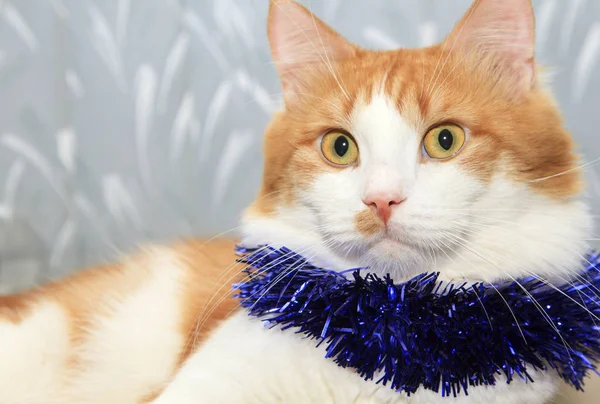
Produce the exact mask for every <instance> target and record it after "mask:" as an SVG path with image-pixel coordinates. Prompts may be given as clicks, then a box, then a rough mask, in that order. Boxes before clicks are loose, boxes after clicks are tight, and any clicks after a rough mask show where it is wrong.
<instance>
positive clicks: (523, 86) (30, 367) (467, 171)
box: [0, 0, 592, 404]
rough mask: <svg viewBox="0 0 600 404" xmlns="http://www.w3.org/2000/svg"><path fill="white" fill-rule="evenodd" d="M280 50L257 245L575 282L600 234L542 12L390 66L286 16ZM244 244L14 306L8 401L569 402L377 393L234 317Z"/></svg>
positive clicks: (0, 339) (488, 12)
mask: <svg viewBox="0 0 600 404" xmlns="http://www.w3.org/2000/svg"><path fill="white" fill-rule="evenodd" d="M268 38H269V42H270V45H271V50H272V56H273V59H274V61H275V65H276V68H277V71H278V74H279V76H280V79H281V84H282V88H283V97H284V103H285V107H284V108H283V109H282V110H281V111H280V112H278V113H277V114H276V115H275V116H274V118H273V120H272V122H271V123H270V125H269V126H268V128H267V129H266V132H265V148H264V158H265V166H264V167H265V168H264V176H263V182H262V187H261V189H260V191H259V195H258V197H257V199H256V201H255V202H254V203H253V204H252V205H251V206H250V207H249V208H248V209H247V211H246V212H245V214H244V217H243V220H242V238H241V241H242V242H243V244H244V245H247V246H260V245H264V244H270V245H272V246H275V247H278V246H286V247H289V248H291V249H293V250H295V251H296V252H299V253H302V254H303V255H304V256H306V257H308V258H309V259H310V260H311V261H313V262H314V263H315V264H316V265H322V266H326V267H328V268H333V269H336V270H345V269H348V268H355V267H370V268H371V270H372V271H375V272H377V273H378V274H379V275H383V274H386V273H389V274H391V275H392V277H393V278H394V280H395V281H398V282H399V281H403V280H406V279H409V278H411V277H413V276H415V275H417V274H419V273H422V272H428V271H438V272H439V273H440V276H441V278H442V279H444V280H448V281H456V280H467V281H487V282H494V281H498V280H508V279H514V278H518V277H522V276H527V275H530V274H532V273H535V274H538V275H539V276H541V277H544V278H546V279H548V280H551V281H553V282H558V283H561V282H568V281H569V280H571V279H573V277H574V271H576V270H577V269H578V268H579V267H580V265H581V261H582V257H583V256H584V255H585V253H586V252H587V251H588V248H589V245H588V241H589V239H590V237H591V232H592V225H591V223H592V220H591V215H590V213H589V208H588V206H587V205H586V203H585V202H584V200H583V198H582V192H583V190H584V184H583V180H582V175H581V170H579V166H578V164H579V163H578V157H577V156H576V155H575V153H574V142H573V140H572V138H571V136H570V134H569V133H568V131H567V130H566V129H565V127H564V125H563V122H562V119H561V115H560V112H559V108H558V106H557V105H556V103H555V101H554V98H553V97H552V95H551V93H550V92H549V90H548V89H547V87H546V85H545V82H544V79H543V71H542V70H541V69H540V68H538V67H537V66H536V64H535V57H534V56H535V51H534V16H533V8H532V5H531V1H530V0H475V2H474V4H473V5H472V6H471V8H470V9H469V10H468V11H467V13H466V14H465V16H464V17H463V18H462V20H461V21H459V22H458V23H457V25H456V26H455V28H454V29H453V31H452V32H451V33H450V34H449V36H448V37H447V38H446V39H445V40H444V41H443V42H442V43H440V44H438V45H435V46H432V47H428V48H424V49H400V50H393V51H370V50H365V49H361V48H359V47H358V46H356V45H354V44H351V43H349V42H348V41H346V40H345V39H344V38H342V36H340V35H339V34H338V33H336V32H335V31H334V30H333V29H331V28H330V27H328V26H327V25H326V24H325V23H323V22H322V21H321V20H319V19H318V18H317V17H316V16H314V15H313V14H312V13H311V12H310V11H309V10H307V9H306V8H304V7H303V6H301V5H300V4H298V3H296V2H295V1H292V0H279V1H271V2H270V8H269V16H268ZM233 246H234V241H232V240H216V241H210V242H204V241H200V240H196V241H187V242H183V243H180V244H176V245H174V246H153V247H147V248H145V249H144V250H143V251H141V252H139V253H137V254H135V255H133V256H131V257H129V258H126V259H124V260H123V261H122V262H121V263H120V264H118V265H114V266H106V267H101V268H94V269H91V270H88V271H83V272H79V273H77V274H75V275H73V276H71V277H69V278H67V279H65V280H62V281H58V282H56V283H52V284H49V285H46V286H43V287H41V288H39V289H36V290H34V291H31V292H26V293H24V294H22V295H18V296H7V297H2V298H0V358H1V365H0V385H1V386H2V388H0V402H1V403H10V404H18V403H19V404H20V403H155V404H172V403H173V404H174V403H177V404H186V403H210V404H216V403H349V402H354V403H411V404H423V403H433V404H435V403H445V402H454V403H459V404H470V403H472V404H475V403H486V404H493V403H498V404H500V403H513V404H542V403H547V402H549V401H550V400H551V399H552V398H553V396H554V395H555V393H556V390H557V387H558V381H557V380H558V378H557V375H555V374H554V373H553V372H551V371H549V372H537V371H532V372H531V374H532V377H533V378H534V379H535V383H530V382H529V383H526V382H523V381H521V380H520V379H517V380H515V381H513V382H512V383H511V384H506V383H503V382H502V381H501V380H500V382H499V383H498V384H497V386H495V387H491V386H490V387H483V386H480V387H472V388H471V389H469V395H468V396H467V395H464V394H462V395H459V396H458V397H457V398H443V397H441V395H440V393H438V392H433V391H429V390H425V389H420V390H419V391H418V392H417V393H416V394H414V395H411V396H410V397H407V396H406V395H405V394H403V393H398V392H395V391H393V390H392V389H390V388H389V386H387V387H386V386H382V385H381V384H376V383H375V382H374V381H365V380H363V379H362V378H361V377H360V376H359V375H358V374H357V373H355V372H354V371H352V370H350V369H344V368H341V367H338V366H337V365H336V364H335V363H334V362H333V361H330V360H328V359H324V357H323V356H324V351H323V348H319V349H316V348H315V346H314V342H313V341H308V340H306V339H303V338H301V337H300V336H298V335H296V334H294V333H293V331H291V330H288V331H281V330H279V329H268V328H265V327H264V326H263V324H262V323H261V322H260V321H258V320H255V319H251V318H250V317H249V316H248V315H247V313H246V312H245V311H243V310H239V309H237V304H236V302H235V301H234V300H233V299H232V298H231V297H230V295H231V292H230V287H231V284H232V283H233V282H235V281H239V280H241V279H243V277H242V275H241V274H240V270H241V269H242V266H241V265H238V264H236V263H235V257H234V255H233ZM507 309H508V308H507Z"/></svg>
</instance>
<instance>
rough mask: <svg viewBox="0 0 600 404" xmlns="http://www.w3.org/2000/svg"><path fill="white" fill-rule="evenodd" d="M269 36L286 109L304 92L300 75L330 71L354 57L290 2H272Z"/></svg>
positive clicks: (346, 44)
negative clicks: (314, 69) (313, 70)
mask: <svg viewBox="0 0 600 404" xmlns="http://www.w3.org/2000/svg"><path fill="white" fill-rule="evenodd" d="M268 36H269V43H270V44H271V54H272V55H273V60H274V62H275V65H276V66H277V71H278V73H279V77H280V79H281V85H282V88H283V98H284V100H285V103H286V105H288V106H289V105H290V104H293V102H294V101H295V100H296V99H297V97H298V96H299V95H301V94H302V92H303V91H304V90H303V88H304V87H305V83H304V80H306V79H307V77H306V75H303V74H302V73H303V71H306V70H307V69H309V68H311V67H314V66H315V65H317V64H323V65H325V66H327V68H328V69H331V68H333V67H332V65H334V64H335V62H336V61H339V60H343V59H347V58H351V57H352V56H353V55H355V54H356V47H355V46H353V45H352V44H350V43H349V42H347V41H346V40H345V39H344V38H342V36H341V35H339V34H338V33H337V32H335V31H334V30H333V29H332V28H330V27H329V26H327V24H325V23H324V22H322V21H321V20H319V19H318V18H317V17H315V16H314V15H313V14H312V13H311V12H310V11H308V10H307V9H306V8H304V7H303V6H301V5H300V4H298V3H296V2H295V1H292V0H271V4H270V8H269V19H268Z"/></svg>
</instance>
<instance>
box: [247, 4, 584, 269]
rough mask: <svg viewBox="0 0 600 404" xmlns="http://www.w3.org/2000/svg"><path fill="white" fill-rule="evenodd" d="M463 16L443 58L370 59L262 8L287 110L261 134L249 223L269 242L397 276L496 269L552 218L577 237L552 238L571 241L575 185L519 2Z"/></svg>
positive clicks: (285, 9) (298, 20) (289, 11)
mask: <svg viewBox="0 0 600 404" xmlns="http://www.w3.org/2000/svg"><path fill="white" fill-rule="evenodd" d="M508 3H512V4H508ZM499 4H505V5H504V6H499ZM507 4H508V5H507ZM509 6H510V7H512V8H510V7H509ZM515 7H516V8H517V10H516V11H517V12H516V13H515ZM471 11H472V12H471ZM471 11H470V12H469V13H468V14H467V16H468V17H469V18H467V17H465V19H463V21H462V22H461V23H459V24H458V25H457V28H456V30H455V32H453V33H452V34H451V35H450V37H449V38H448V40H447V41H446V42H445V43H444V44H441V45H439V46H435V47H432V48H427V49H414V50H397V51H390V52H371V51H365V50H361V49H358V48H357V47H355V46H353V45H350V44H348V43H347V42H345V41H344V40H343V39H342V38H341V37H340V36H339V35H337V34H336V33H334V32H333V31H332V30H331V29H330V28H328V27H326V26H325V25H324V24H322V23H321V22H319V21H318V20H316V19H315V18H314V17H313V16H311V15H310V14H309V13H308V12H307V11H306V10H304V9H303V8H301V7H300V6H298V5H297V4H296V3H294V2H290V1H283V2H279V3H278V5H273V6H272V9H271V13H270V26H269V29H270V32H269V33H270V39H271V44H272V47H273V54H274V57H275V59H276V61H278V62H279V71H280V75H281V77H282V83H283V87H284V95H285V101H286V108H285V110H284V111H282V112H280V113H279V114H278V115H277V116H276V117H275V119H274V120H273V122H272V124H271V125H270V127H269V128H268V130H267V133H266V144H265V157H266V162H265V176H264V183H263V189H262V192H261V195H260V197H259V198H258V200H257V201H256V202H255V204H254V205H253V207H252V208H251V209H250V210H249V212H248V214H247V221H249V222H252V221H253V220H258V223H260V224H259V226H261V225H262V226H266V227H269V225H268V224H266V223H267V222H270V223H271V224H273V223H277V224H280V225H281V230H280V231H281V237H282V238H283V239H286V238H289V237H290V236H289V235H287V236H286V232H287V231H288V230H284V229H291V228H293V229H295V230H294V231H295V233H296V234H295V236H293V237H297V238H298V239H300V240H303V242H300V243H299V244H298V245H300V246H306V248H307V251H311V248H312V247H314V246H315V245H318V246H319V249H317V250H318V251H323V250H326V251H328V252H330V253H331V254H332V256H334V257H335V258H338V259H340V260H341V261H344V260H346V261H348V262H351V263H358V264H367V265H375V266H378V267H379V268H382V269H384V270H386V271H401V272H402V273H405V274H413V273H414V272H418V271H421V270H424V269H432V268H435V269H438V267H439V263H440V262H442V263H444V262H445V263H448V262H449V261H450V260H460V259H461V258H464V257H465V256H467V255H468V256H470V258H471V259H472V258H474V257H479V259H480V260H482V261H486V262H489V261H490V260H497V257H498V255H499V256H500V257H501V259H504V258H505V256H504V255H503V254H502V251H501V250H502V249H504V248H513V249H515V250H518V249H519V248H522V247H527V248H533V247H534V246H533V245H531V243H530V242H529V240H528V239H531V238H536V237H538V238H540V243H541V244H542V245H544V234H543V233H544V232H550V233H552V231H553V230H552V229H551V228H552V226H553V224H554V223H555V222H557V219H556V217H555V215H557V214H558V215H560V214H564V215H567V218H568V219H569V220H571V221H574V223H576V225H573V226H572V231H573V235H569V234H566V235H565V234H563V235H562V236H561V237H571V236H572V237H574V238H576V239H582V238H583V237H584V236H583V233H584V230H583V228H587V227H586V224H585V221H586V220H587V216H586V214H585V209H584V207H583V206H582V205H579V204H577V205H573V203H572V202H571V199H572V198H573V197H574V196H576V195H577V193H578V192H579V190H580V175H579V173H578V172H577V170H573V168H574V167H575V166H576V163H577V162H576V159H575V157H574V155H573V153H572V142H571V138H570V135H569V134H568V133H567V131H566V130H565V129H564V127H563V124H562V122H561V118H560V115H559V113H558V111H557V109H556V107H555V105H554V103H553V100H552V98H551V97H550V95H549V94H548V93H547V92H546V91H545V90H544V89H543V88H542V87H541V86H540V85H539V84H538V81H537V78H536V77H535V74H534V72H535V66H534V64H533V31H532V27H533V24H532V14H531V5H530V3H529V0H511V1H507V2H497V1H493V0H481V1H480V2H479V6H478V7H474V8H473V9H472V10H471ZM494 13H495V14H494ZM494 15H495V17H494V18H496V19H494V18H493V16H494ZM491 16H492V17H491ZM289 21H292V22H293V23H289ZM500 22H501V23H502V25H501V27H502V28H501V29H499V28H498V26H499V25H498V24H499V23H500ZM499 35H504V37H505V38H502V37H501V36H499ZM486 38H489V40H488V39H486ZM570 170H571V171H570ZM557 174H560V175H557ZM263 218H268V221H267V222H265V221H263V220H262V219H263ZM558 222H560V218H559V219H558ZM566 227H567V228H560V227H559V230H558V231H560V232H562V233H565V232H566V233H569V229H571V227H569V226H566ZM273 229H274V230H275V232H277V230H276V229H277V225H275V226H274V227H273ZM294 231H292V233H293V232H294ZM271 233H272V232H271ZM270 237H271V239H269V240H264V241H265V242H272V243H277V242H278V240H274V239H272V238H273V237H275V238H276V237H277V235H276V234H270ZM521 239H523V240H521ZM475 240H476V241H477V242H475ZM500 240H501V241H500ZM552 240H553V241H552V242H556V241H557V240H554V239H552ZM558 240H560V239H558ZM509 241H510V242H512V243H513V246H512V247H511V246H510V244H509V243H507V242H509ZM290 242H291V241H287V240H284V241H282V243H290ZM579 243H580V244H582V245H583V244H585V242H584V240H579ZM309 244H312V246H311V245H309ZM481 245H483V246H487V247H485V248H483V247H481ZM498 248H499V249H500V251H494V250H495V249H498ZM557 248H560V247H559V246H557ZM317 250H315V251H317ZM461 252H462V254H461ZM318 253H319V252H315V254H318ZM502 265H506V262H502ZM458 275H461V276H462V275H465V274H464V272H463V273H457V274H452V275H451V276H458ZM500 275H502V274H500ZM470 276H471V275H470Z"/></svg>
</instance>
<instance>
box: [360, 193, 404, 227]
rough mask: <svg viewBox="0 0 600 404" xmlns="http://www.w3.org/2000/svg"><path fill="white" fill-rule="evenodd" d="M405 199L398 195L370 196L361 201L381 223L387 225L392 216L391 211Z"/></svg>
mask: <svg viewBox="0 0 600 404" xmlns="http://www.w3.org/2000/svg"><path fill="white" fill-rule="evenodd" d="M405 199H406V198H403V197H402V196H400V195H398V194H372V195H369V196H367V197H366V198H365V200H364V201H363V202H364V203H365V205H367V206H369V207H371V208H373V209H374V210H375V212H377V216H379V218H380V219H381V220H383V223H385V224H387V222H388V220H390V217H391V216H392V209H393V208H394V206H396V205H400V204H401V203H402V202H404V200H405Z"/></svg>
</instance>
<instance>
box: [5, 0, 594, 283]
mask: <svg viewBox="0 0 600 404" xmlns="http://www.w3.org/2000/svg"><path fill="white" fill-rule="evenodd" d="M267 3H268V2H267V0H0V293H1V292H8V291H12V290H17V289H21V288H24V287H27V286H29V285H32V284H34V283H36V282H40V281H42V280H45V279H48V278H53V277H56V276H61V275H63V274H65V273H69V272H70V271H72V270H74V269H76V268H79V267H82V266H84V265H88V264H93V263H98V262H102V261H106V260H111V259H114V258H115V257H116V256H117V255H118V254H119V253H120V252H127V251H130V250H131V249H132V248H134V247H135V246H136V245H137V244H139V243H143V242H146V241H169V240H173V239H175V238H176V237H179V236H187V235H213V234H216V233H219V232H222V231H226V230H229V229H232V228H234V227H235V226H236V223H237V221H238V217H239V214H240V212H241V210H242V208H243V207H244V206H245V205H247V204H248V203H249V202H250V201H251V200H252V198H253V196H254V195H255V193H256V191H257V189H258V186H259V182H260V171H261V159H260V150H261V133H262V130H263V128H264V127H265V125H266V123H267V122H268V120H269V117H270V116H271V114H272V113H273V111H274V110H276V109H277V108H278V106H279V105H280V94H279V92H280V88H279V84H278V81H277V77H276V75H275V69H274V66H273V64H272V63H271V60H270V56H269V51H268V45H267V39H266V33H265V18H266V11H267ZM304 3H305V4H307V5H308V6H309V7H310V8H311V9H313V11H314V12H316V13H317V15H319V16H321V17H322V18H323V19H325V20H326V21H327V22H329V23H330V24H331V25H333V26H334V27H335V28H336V29H338V30H339V31H340V32H342V33H343V34H344V35H345V36H346V37H347V38H349V39H350V40H352V41H353V42H356V43H358V44H361V45H363V46H365V47H372V48H381V49H384V48H394V47H399V46H407V47H414V46H422V45H428V44H431V43H433V42H435V41H437V40H439V39H441V38H442V35H443V34H444V33H446V32H447V31H448V30H449V29H450V27H451V26H452V25H453V23H454V22H455V21H456V20H457V19H458V18H459V16H460V15H461V14H462V13H463V12H464V11H465V10H466V8H467V7H468V4H469V3H470V0H369V2H368V5H367V2H366V1H364V0H344V1H342V0H312V1H308V2H307V1H305V2H304ZM534 3H535V7H536V11H537V17H538V20H537V28H538V36H537V42H538V51H539V59H540V61H541V62H543V63H544V64H547V65H551V66H553V67H554V68H553V70H552V76H553V88H554V90H555V92H556V94H557V96H558V98H559V100H560V102H561V104H562V106H563V108H564V111H565V116H566V119H567V121H568V126H569V127H570V129H572V130H573V132H574V133H575V134H576V137H577V140H578V141H579V143H580V144H581V146H582V151H583V153H584V155H585V159H586V161H587V162H589V163H590V164H589V166H587V167H586V172H587V173H588V175H589V178H590V180H591V186H590V191H591V192H590V196H591V197H594V198H597V197H599V196H600V182H598V180H597V179H596V178H597V174H596V171H597V170H598V168H597V166H596V165H595V163H596V162H597V160H596V159H597V158H598V157H600V152H598V151H596V149H595V145H597V144H598V143H597V142H598V140H597V139H596V136H597V134H596V132H597V130H598V127H600V91H599V90H600V61H599V57H600V1H596V0H593V1H592V0H589V1H586V0H538V1H534Z"/></svg>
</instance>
